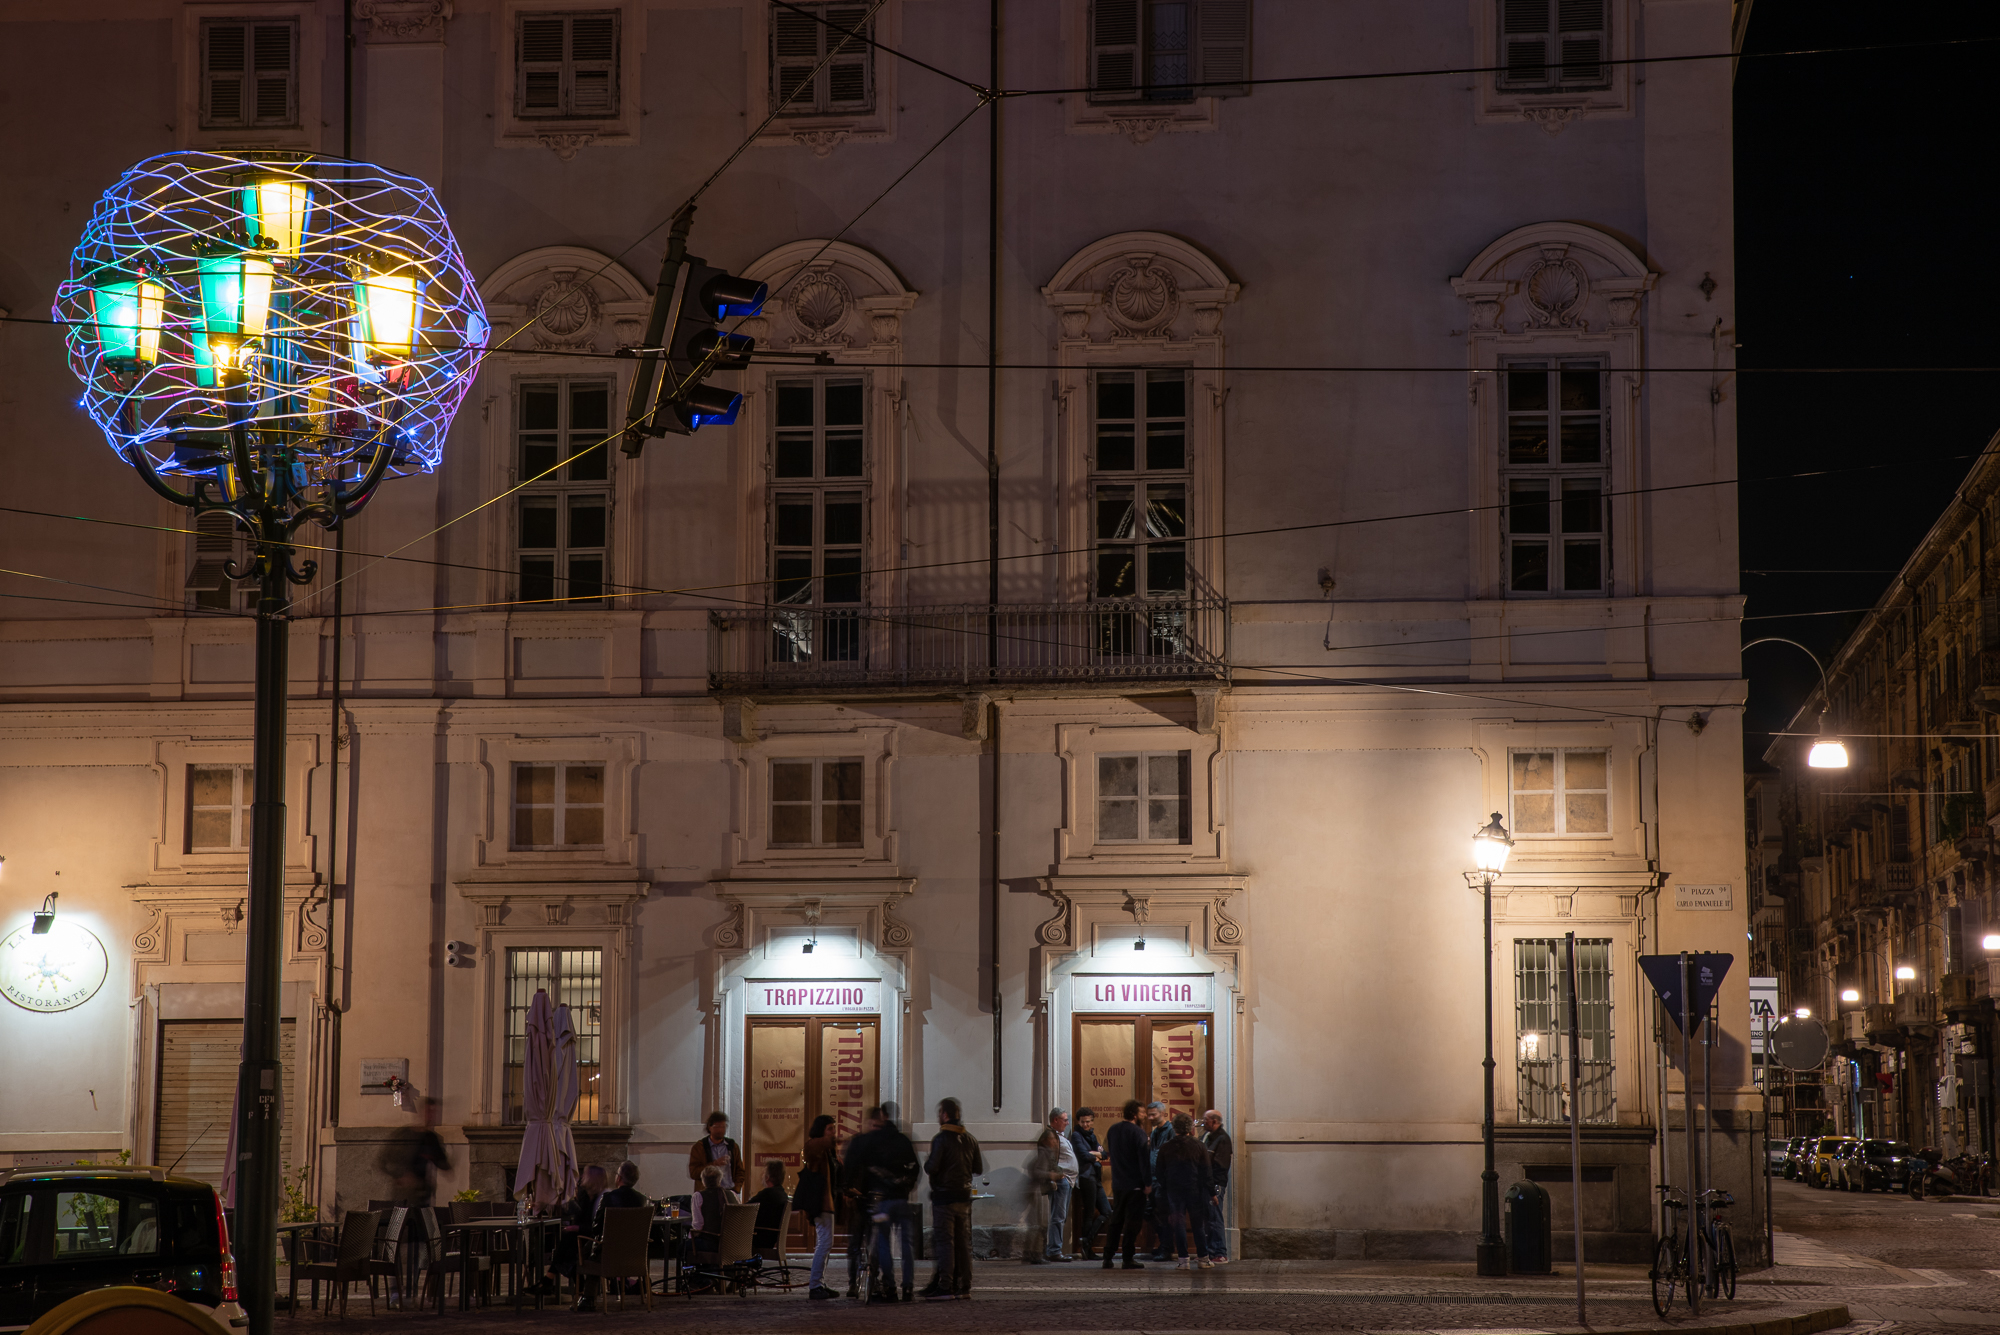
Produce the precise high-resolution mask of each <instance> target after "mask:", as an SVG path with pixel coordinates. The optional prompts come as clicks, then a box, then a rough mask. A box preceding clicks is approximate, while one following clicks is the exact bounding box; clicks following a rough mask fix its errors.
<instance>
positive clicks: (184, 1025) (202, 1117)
mask: <svg viewBox="0 0 2000 1335" xmlns="http://www.w3.org/2000/svg"><path fill="white" fill-rule="evenodd" d="M296 1028H297V1026H296V1025H294V1024H293V1022H292V1021H290V1020H286V1021H284V1022H283V1023H282V1024H281V1025H279V1027H278V1060H279V1062H280V1063H281V1064H282V1065H283V1067H284V1090H283V1091H282V1093H281V1095H280V1098H281V1100H282V1101H281V1102H280V1103H279V1105H278V1152H279V1157H280V1158H281V1159H282V1160H283V1163H282V1165H281V1166H282V1167H284V1168H295V1167H297V1166H298V1165H297V1162H296V1157H295V1156H294V1154H293V1152H292V1095H293V1091H294V1088H295V1086H296V1084H297V1081H296V1080H295V1079H294V1068H295V1067H296V1065H297V1062H296V1061H295V1060H294V1059H295V1057H296V1055H297V1054H296V1041H295V1031H296ZM242 1061H243V1022H242V1021H241V1020H168V1021H167V1022H165V1023H164V1024H162V1025H161V1026H160V1084H159V1103H158V1116H157V1117H156V1119H155V1131H154V1136H153V1160H152V1161H153V1162H154V1163H156V1164H158V1165H159V1166H160V1167H162V1168H168V1167H171V1166H172V1165H174V1164H175V1163H178V1164H179V1165H180V1166H179V1167H178V1168H174V1169H173V1171H174V1172H176V1173H178V1174H180V1175H181V1176H182V1177H195V1178H200V1179H201V1180H202V1181H204V1182H209V1183H213V1184H215V1185H217V1186H220V1185H221V1183H222V1169H223V1164H224V1161H225V1159H226V1158H227V1155H228V1150H229V1117H230V1110H231V1109H232V1108H234V1107H235V1106H236V1072H237V1068H238V1066H239V1065H241V1063H242Z"/></svg>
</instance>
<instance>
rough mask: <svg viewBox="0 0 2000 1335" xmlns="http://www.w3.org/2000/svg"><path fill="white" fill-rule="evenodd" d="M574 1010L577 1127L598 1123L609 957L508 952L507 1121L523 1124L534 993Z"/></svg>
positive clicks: (582, 952) (586, 953) (597, 952)
mask: <svg viewBox="0 0 2000 1335" xmlns="http://www.w3.org/2000/svg"><path fill="white" fill-rule="evenodd" d="M537 992H547V993H548V994H549V1000H550V1001H551V1002H553V1003H554V1004H556V1005H558V1006H568V1007H569V1017H570V1023H571V1024H572V1025H573V1026H574V1027H575V1029H576V1077H577V1089H578V1090H579V1091H580V1092H579V1096H578V1098H577V1101H576V1112H575V1113H574V1114H573V1115H572V1116H571V1117H570V1122H571V1124H572V1125H576V1126H590V1125H594V1124H595V1123H596V1122H597V1120H598V1111H597V1110H598V1107H599V1103H600V1100H601V1098H602V1094H603V1091H602V1090H601V1089H600V1088H599V1086H600V1084H601V1083H602V1079H603V1074H604V1067H603V1064H602V1052H601V1051H600V1046H599V1045H600V1040H601V1036H602V1030H603V1022H604V952H603V951H602V950H597V949H591V950H509V951H508V952H507V1069H506V1072H505V1077H504V1082H505V1088H504V1090H503V1099H502V1106H503V1109H504V1112H503V1114H502V1115H503V1116H504V1117H505V1118H506V1120H507V1121H508V1122H512V1123H519V1122H521V1121H523V1120H524V1117H523V1114H522V1110H521V1099H522V1095H523V1093H524V1092H525V1086H526V1078H527V1075H526V1073H527V1061H528V1007H529V1006H530V1005H532V1004H533V1002H534V1000H535V993H537Z"/></svg>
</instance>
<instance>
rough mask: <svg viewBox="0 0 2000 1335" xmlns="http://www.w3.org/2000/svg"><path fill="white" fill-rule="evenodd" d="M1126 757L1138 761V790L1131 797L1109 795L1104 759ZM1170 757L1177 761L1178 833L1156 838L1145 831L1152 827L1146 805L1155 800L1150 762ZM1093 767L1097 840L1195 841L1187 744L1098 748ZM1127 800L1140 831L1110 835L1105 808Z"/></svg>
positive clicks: (1191, 758) (1191, 771)
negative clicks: (1169, 748) (1141, 748)
mask: <svg viewBox="0 0 2000 1335" xmlns="http://www.w3.org/2000/svg"><path fill="white" fill-rule="evenodd" d="M1126 759H1130V760H1135V761H1137V762H1138V766H1137V768H1138V774H1137V791H1136V792H1134V793H1133V794H1132V795H1131V796H1130V797H1127V796H1125V795H1123V794H1113V795H1107V794H1106V793H1105V792H1104V762H1105V761H1107V760H1126ZM1168 759H1171V760H1172V761H1173V762H1174V765H1175V770H1176V782H1177V783H1179V784H1180V791H1179V792H1177V793H1175V794H1173V797H1174V808H1175V812H1176V819H1175V828H1176V830H1177V831H1178V833H1176V835H1175V836H1174V837H1173V838H1172V839H1155V838H1152V837H1151V836H1150V835H1148V834H1147V833H1146V831H1147V829H1148V828H1149V822H1148V820H1147V814H1148V812H1147V807H1148V804H1149V803H1151V802H1152V801H1154V800H1156V798H1155V794H1154V793H1153V791H1152V772H1153V766H1152V763H1151V762H1153V761H1155V760H1168ZM1091 771H1092V777H1093V779H1094V780H1095V786H1096V791H1095V802H1094V805H1093V811H1092V814H1093V816H1094V818H1095V820H1096V822H1097V842H1098V843H1100V844H1153V845H1186V844H1191V843H1193V842H1194V837H1193V829H1192V826H1191V824H1190V821H1189V818H1190V817H1191V816H1192V815H1193V814H1194V806H1193V796H1192V791H1191V790H1192V789H1193V787H1194V753H1193V752H1191V751H1189V750H1187V749H1186V748H1185V747H1183V748H1182V749H1180V750H1177V751H1099V752H1097V753H1096V761H1095V763H1094V764H1093V765H1092V766H1091ZM1126 801H1130V802H1131V803H1132V806H1133V809H1134V813H1135V814H1134V817H1133V820H1134V825H1133V828H1134V830H1136V831H1137V833H1135V834H1134V835H1133V836H1132V837H1131V838H1130V839H1126V838H1121V837H1118V836H1115V835H1107V834H1106V833H1105V832H1104V826H1105V820H1104V814H1105V813H1104V808H1105V806H1106V804H1107V803H1110V802H1126Z"/></svg>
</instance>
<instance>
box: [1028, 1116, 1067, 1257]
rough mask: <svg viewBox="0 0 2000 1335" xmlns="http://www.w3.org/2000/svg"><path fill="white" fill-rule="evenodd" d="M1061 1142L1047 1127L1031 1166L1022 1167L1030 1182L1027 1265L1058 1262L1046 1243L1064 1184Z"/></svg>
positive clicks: (1037, 1141) (1030, 1153)
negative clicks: (1058, 1191) (1058, 1145)
mask: <svg viewBox="0 0 2000 1335" xmlns="http://www.w3.org/2000/svg"><path fill="white" fill-rule="evenodd" d="M1059 1139H1061V1137H1059V1136H1057V1135H1056V1133H1055V1132H1054V1131H1053V1130H1051V1129H1050V1128H1048V1127H1046V1126H1045V1127H1043V1128H1042V1132H1041V1134H1040V1135H1038V1136H1036V1137H1035V1147H1034V1148H1033V1149H1031V1150H1029V1151H1028V1160H1027V1162H1026V1163H1024V1164H1022V1165H1021V1169H1022V1172H1023V1173H1024V1174H1025V1175H1026V1177H1027V1179H1028V1215H1027V1219H1026V1221H1025V1222H1026V1224H1027V1228H1026V1231H1025V1232H1024V1233H1023V1235H1022V1239H1021V1264H1023V1265H1047V1264H1048V1263H1049V1262H1050V1261H1051V1260H1052V1259H1054V1258H1052V1257H1051V1256H1049V1254H1048V1252H1047V1251H1046V1250H1045V1243H1046V1240H1047V1238H1048V1236H1049V1232H1050V1219H1049V1216H1050V1213H1051V1211H1050V1209H1049V1205H1050V1203H1051V1202H1052V1201H1053V1200H1054V1199H1055V1193H1056V1184H1057V1183H1059V1182H1061V1181H1062V1170H1061V1169H1060V1168H1059V1167H1058V1164H1059V1163H1060V1162H1061V1161H1060V1160H1059V1159H1058V1158H1057V1157H1056V1141H1057V1140H1059ZM1064 1259H1065V1260H1067V1259H1068V1258H1067V1257H1065V1258H1064Z"/></svg>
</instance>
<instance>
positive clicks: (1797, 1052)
mask: <svg viewBox="0 0 2000 1335" xmlns="http://www.w3.org/2000/svg"><path fill="white" fill-rule="evenodd" d="M1767 1046H1768V1047H1769V1048H1770V1051H1771V1056H1772V1057H1773V1058H1774V1059H1775V1060H1776V1061H1777V1063H1778V1065H1780V1066H1782V1067H1784V1068H1785V1069H1786V1070H1788V1071H1812V1070H1817V1069H1818V1068H1819V1065H1820V1063H1821V1062H1823V1061H1825V1060H1826V1028H1825V1026H1824V1025H1822V1024H1820V1022H1819V1021H1818V1020H1801V1019H1798V1018H1796V1017H1794V1018H1792V1019H1789V1020H1786V1021H1785V1022H1784V1023H1783V1024H1780V1025H1779V1026H1778V1027H1777V1028H1776V1029H1773V1030H1772V1031H1771V1039H1770V1042H1769V1044H1768V1045H1767Z"/></svg>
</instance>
